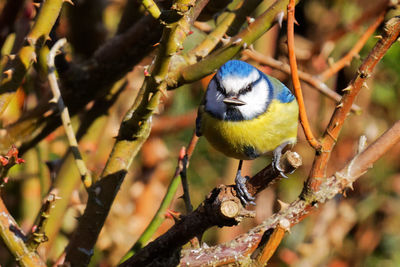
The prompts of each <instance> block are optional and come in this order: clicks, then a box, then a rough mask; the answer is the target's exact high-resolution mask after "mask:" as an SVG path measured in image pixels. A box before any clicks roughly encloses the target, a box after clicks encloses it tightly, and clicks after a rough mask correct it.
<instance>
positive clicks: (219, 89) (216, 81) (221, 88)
mask: <svg viewBox="0 0 400 267" xmlns="http://www.w3.org/2000/svg"><path fill="white" fill-rule="evenodd" d="M215 83H216V84H217V90H218V91H219V92H221V93H222V94H223V95H226V91H225V88H223V87H222V86H221V84H220V83H219V80H218V79H215Z"/></svg>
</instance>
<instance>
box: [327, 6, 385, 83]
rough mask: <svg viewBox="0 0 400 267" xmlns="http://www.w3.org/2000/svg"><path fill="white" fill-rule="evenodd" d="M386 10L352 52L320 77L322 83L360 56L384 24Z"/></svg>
mask: <svg viewBox="0 0 400 267" xmlns="http://www.w3.org/2000/svg"><path fill="white" fill-rule="evenodd" d="M385 14H386V10H384V11H382V12H381V13H380V14H379V16H378V18H377V19H376V20H375V21H374V22H373V23H372V24H371V25H370V26H369V27H368V29H367V30H366V31H365V32H364V34H363V35H362V36H361V37H360V39H358V41H357V43H356V44H355V45H354V46H353V48H351V49H350V51H349V52H348V53H347V54H346V55H345V56H344V57H343V58H341V59H340V60H339V61H337V62H336V63H335V64H333V65H332V66H330V67H329V68H328V69H327V70H325V71H324V72H322V73H321V74H320V75H319V78H320V79H321V80H322V81H326V80H328V79H329V78H330V77H332V76H333V75H335V74H336V73H337V72H338V71H339V70H341V69H342V68H344V67H345V66H347V65H349V64H350V62H351V60H352V59H353V58H354V57H355V56H356V55H358V53H359V52H360V50H361V49H362V48H363V47H364V45H365V43H366V42H367V41H368V39H369V37H370V36H371V35H372V34H373V33H374V32H375V30H376V29H377V28H378V26H379V25H380V24H381V23H382V21H383V19H384V18H385Z"/></svg>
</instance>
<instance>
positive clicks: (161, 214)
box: [121, 134, 198, 263]
mask: <svg viewBox="0 0 400 267" xmlns="http://www.w3.org/2000/svg"><path fill="white" fill-rule="evenodd" d="M197 141H198V137H197V136H196V135H195V134H194V135H193V137H192V139H191V140H190V142H189V145H188V147H187V149H186V148H185V147H183V148H182V149H181V152H180V153H179V158H178V165H177V167H176V170H175V174H174V177H173V178H172V179H171V182H170V183H169V186H168V189H167V192H166V193H165V196H164V198H163V200H162V201H161V204H160V207H159V208H158V210H157V212H156V214H155V215H154V217H153V219H152V220H151V222H150V223H149V225H148V226H147V227H146V229H145V230H144V231H143V233H142V234H141V235H140V237H139V238H138V240H137V241H136V242H135V244H134V245H133V246H132V248H131V249H130V250H129V251H128V252H127V253H126V254H125V256H124V257H123V258H122V259H121V263H122V262H124V261H125V260H127V259H129V258H130V257H132V256H133V255H134V254H135V253H136V252H137V251H139V250H140V249H141V248H142V247H143V246H144V245H145V244H147V242H148V241H149V240H150V238H151V237H152V236H153V235H154V233H155V232H156V231H157V229H158V228H159V227H160V225H161V223H162V222H163V221H164V218H165V212H166V210H167V208H168V207H169V205H170V204H171V202H172V199H173V197H174V196H175V193H176V191H177V190H178V186H179V182H180V181H181V176H182V171H183V170H184V169H185V168H186V167H187V164H188V163H189V160H190V158H191V157H192V154H193V151H194V148H195V146H196V144H197ZM185 165H186V166H185Z"/></svg>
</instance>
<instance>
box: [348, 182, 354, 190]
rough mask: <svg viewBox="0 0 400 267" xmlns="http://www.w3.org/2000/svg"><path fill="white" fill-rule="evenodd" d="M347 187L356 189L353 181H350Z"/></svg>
mask: <svg viewBox="0 0 400 267" xmlns="http://www.w3.org/2000/svg"><path fill="white" fill-rule="evenodd" d="M347 188H350V189H351V191H354V187H353V182H350V183H349V184H348V185H347Z"/></svg>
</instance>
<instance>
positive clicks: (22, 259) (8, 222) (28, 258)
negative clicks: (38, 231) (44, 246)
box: [0, 198, 47, 267]
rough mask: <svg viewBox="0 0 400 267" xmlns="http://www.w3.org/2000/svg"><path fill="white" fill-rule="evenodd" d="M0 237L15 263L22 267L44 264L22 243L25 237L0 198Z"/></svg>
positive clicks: (44, 264) (44, 266)
mask: <svg viewBox="0 0 400 267" xmlns="http://www.w3.org/2000/svg"><path fill="white" fill-rule="evenodd" d="M0 236H1V238H2V241H3V242H4V244H5V245H6V246H7V248H8V250H9V251H10V252H11V254H12V255H13V256H14V258H15V261H16V262H17V263H18V264H19V265H20V266H22V267H28V266H29V267H34V266H43V267H46V266H47V265H46V263H45V262H44V261H43V260H42V259H41V258H40V257H39V255H38V254H37V253H36V252H32V251H30V250H29V249H28V247H27V246H26V245H25V243H24V239H25V235H24V233H23V232H22V230H21V229H20V228H19V226H18V224H17V223H16V222H15V220H14V218H13V217H12V216H11V215H10V213H9V212H8V210H7V208H6V206H5V205H4V202H3V200H2V199H1V198H0Z"/></svg>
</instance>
